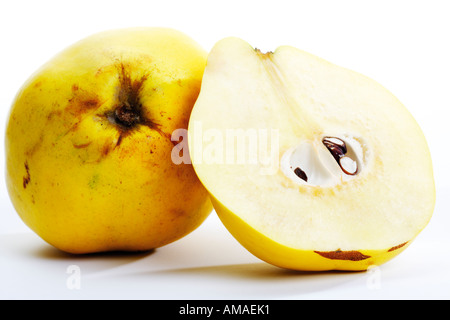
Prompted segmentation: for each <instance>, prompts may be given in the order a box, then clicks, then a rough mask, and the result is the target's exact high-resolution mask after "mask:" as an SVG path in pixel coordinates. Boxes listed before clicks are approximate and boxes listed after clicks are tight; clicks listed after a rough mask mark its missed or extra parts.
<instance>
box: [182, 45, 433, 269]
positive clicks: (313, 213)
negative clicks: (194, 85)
mask: <svg viewBox="0 0 450 320" xmlns="http://www.w3.org/2000/svg"><path fill="white" fill-rule="evenodd" d="M199 127H201V131H200V130H196V128H199ZM230 130H235V132H240V133H239V134H238V136H239V137H240V138H241V141H242V140H244V139H247V138H248V137H250V135H249V134H247V135H246V133H248V132H250V133H252V132H253V133H255V132H256V133H258V132H266V134H267V135H269V136H270V132H271V131H273V130H274V131H275V132H277V133H278V136H276V139H277V140H278V141H277V144H272V147H276V148H278V149H277V150H276V151H277V153H274V154H273V155H272V154H271V153H270V152H267V150H260V149H258V152H260V151H265V153H266V154H269V156H270V157H268V158H267V157H266V158H265V159H262V158H261V159H257V161H253V162H251V161H248V160H249V157H248V154H246V157H247V158H246V159H247V162H245V163H238V162H237V161H234V162H229V161H227V158H226V157H227V154H233V152H234V153H235V152H236V151H237V150H238V146H237V143H236V144H227V142H224V141H222V142H223V143H222V149H221V147H218V148H217V150H218V151H217V150H216V151H217V152H216V153H219V152H220V153H221V154H224V156H223V157H222V160H223V161H220V160H221V159H219V157H217V158H214V157H212V159H209V160H208V159H206V160H207V161H205V158H204V157H205V152H204V151H205V150H207V151H208V152H210V150H212V149H214V148H213V143H214V142H217V141H214V139H207V138H205V137H206V135H205V136H204V137H203V138H202V137H199V136H198V135H199V134H197V133H196V132H202V133H207V134H209V135H210V136H216V137H227V133H229V132H230ZM239 130H240V131H239ZM249 130H250V131H249ZM251 130H253V131H251ZM327 136H331V137H340V138H344V140H345V139H346V138H345V137H348V141H350V140H352V141H357V142H358V144H360V147H361V152H360V154H361V159H360V165H361V167H360V170H359V172H358V174H357V175H355V176H345V175H343V176H345V178H346V179H342V180H339V179H335V180H333V181H337V182H338V183H337V184H333V185H331V186H326V187H325V186H321V185H320V184H319V185H308V183H305V182H304V181H300V179H298V180H299V183H296V182H295V181H292V179H290V178H288V177H287V176H286V174H285V173H284V172H283V170H281V167H280V163H281V162H282V158H283V155H284V154H285V153H286V152H287V151H288V150H290V148H292V147H295V146H296V145H299V144H303V143H306V144H308V145H310V146H311V148H309V149H308V150H316V151H317V153H318V154H319V153H320V154H321V155H325V156H328V157H329V158H330V159H331V160H330V161H331V162H330V163H334V166H335V167H334V169H333V170H334V171H336V170H338V171H340V169H339V167H338V165H337V163H336V162H335V160H334V159H332V156H331V154H330V152H329V151H328V150H327V148H326V146H325V145H324V144H323V143H322V139H323V138H324V137H327ZM209 138H210V137H209ZM257 138H259V139H262V137H261V136H259V137H258V136H257ZM216 140H220V139H216ZM248 140H249V139H248ZM202 141H203V144H202V143H201V142H202ZM260 141H263V140H260ZM266 141H269V145H268V146H267V145H263V147H267V149H270V148H271V145H270V139H269V140H266ZM198 145H202V148H203V150H201V151H199V148H198ZM189 147H190V151H191V157H192V160H193V164H194V168H195V170H196V172H197V174H198V176H199V178H200V180H201V181H202V182H203V184H204V185H205V186H206V188H207V189H208V190H209V192H210V193H211V195H212V196H213V198H214V199H215V200H214V204H215V209H216V211H217V213H218V215H219V217H220V218H221V219H222V221H223V222H224V224H225V226H226V227H227V228H228V230H229V231H230V232H231V234H233V235H234V236H235V237H236V238H237V239H238V240H239V241H240V242H241V243H242V244H243V245H244V246H245V247H246V248H247V249H248V250H249V251H251V252H253V253H254V254H255V255H256V256H258V257H260V258H261V259H263V260H265V261H267V262H270V263H273V264H275V265H279V266H284V267H287V268H291V269H301V270H330V269H340V270H365V269H367V267H368V266H369V265H379V264H381V263H384V262H386V261H387V260H389V259H391V258H392V257H394V256H395V255H397V254H398V253H400V252H401V251H402V250H404V249H405V248H406V247H407V246H408V245H409V244H410V243H411V241H412V240H413V239H415V237H416V236H417V235H418V234H419V232H420V231H421V230H422V229H423V228H424V227H425V226H426V225H427V223H428V221H429V219H430V218H431V215H432V212H433V208H434V202H435V186H434V178H433V170H432V162H431V155H430V152H429V149H428V146H427V143H426V140H425V137H424V135H423V133H422V131H421V129H420V128H419V126H418V125H417V123H416V121H415V120H414V119H413V117H412V116H411V114H410V113H409V112H408V110H407V109H406V108H405V107H404V106H403V105H402V104H401V103H400V102H399V101H398V100H397V99H396V98H395V97H394V96H393V95H392V94H391V93H390V92H389V91H388V90H386V89H385V88H383V87H382V86H381V85H379V84H378V83H376V82H375V81H374V80H372V79H369V78H367V77H365V76H363V75H361V74H358V73H356V72H353V71H350V70H347V69H345V68H342V67H339V66H336V65H334V64H332V63H329V62H327V61H325V60H323V59H320V58H318V57H316V56H313V55H311V54H309V53H306V52H304V51H301V50H298V49H296V48H293V47H289V46H282V47H279V48H278V49H277V50H275V51H274V52H269V53H261V52H260V51H259V50H255V49H254V48H253V47H251V46H250V45H249V44H248V43H246V42H245V41H243V40H241V39H237V38H226V39H223V40H221V41H219V42H218V43H217V44H216V45H215V46H214V47H213V49H212V50H211V52H210V54H209V57H208V63H207V67H206V69H205V74H204V77H203V82H202V88H201V92H200V95H199V98H198V100H197V102H196V104H195V106H194V109H193V112H192V115H191V119H190V123H189ZM305 150H306V149H305ZM202 151H203V152H202ZM246 151H247V152H248V153H250V150H246ZM211 154H212V152H211ZM216 160H217V161H216ZM262 160H271V161H272V163H274V164H277V165H278V166H277V167H276V168H275V171H274V172H272V173H270V172H265V171H264V170H262V169H266V168H265V166H266V164H265V161H262ZM294 169H295V168H292V170H294ZM264 172H265V173H264ZM306 174H309V172H306Z"/></svg>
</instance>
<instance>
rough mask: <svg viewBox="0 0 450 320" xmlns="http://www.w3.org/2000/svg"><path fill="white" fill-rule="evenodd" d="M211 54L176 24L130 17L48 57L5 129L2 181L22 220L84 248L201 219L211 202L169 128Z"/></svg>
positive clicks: (63, 243) (183, 112) (189, 103)
mask: <svg viewBox="0 0 450 320" xmlns="http://www.w3.org/2000/svg"><path fill="white" fill-rule="evenodd" d="M206 55H207V54H206V52H205V51H204V50H203V49H202V48H201V47H200V46H199V45H198V44H197V43H196V42H195V41H193V40H192V39H191V38H189V37H188V36H187V35H185V34H183V33H181V32H179V31H176V30H173V29H167V28H128V29H120V30H111V31H105V32H101V33H98V34H95V35H92V36H90V37H87V38H85V39H83V40H81V41H79V42H77V43H75V44H73V45H72V46H70V47H69V48H67V49H66V50H64V51H62V52H61V53H59V54H58V55H57V56H55V57H54V58H53V59H52V60H51V61H49V62H48V63H46V64H45V65H44V66H42V67H41V68H40V70H38V71H37V72H36V73H35V74H34V75H33V76H32V77H31V78H30V79H29V80H28V81H27V82H26V83H25V84H24V86H23V87H22V89H21V90H20V91H19V93H18V94H17V96H16V98H15V101H14V102H13V105H12V108H11V112H10V115H9V119H8V123H7V129H6V141H5V147H6V181H7V187H8V191H9V194H10V197H11V200H12V203H13V205H14V207H15V209H16V211H17V212H18V214H19V216H20V217H21V218H22V220H23V221H24V222H25V223H26V224H27V225H28V226H29V227H30V228H31V229H32V230H33V231H35V232H36V233H37V234H38V235H39V236H40V237H41V238H42V239H44V240H45V241H47V242H48V243H50V244H51V245H53V246H55V247H57V248H59V249H61V250H63V251H66V252H70V253H78V254H79V253H93V252H103V251H143V250H149V249H153V248H157V247H161V246H163V245H166V244H168V243H171V242H173V241H175V240H177V239H180V238H182V237H183V236H185V235H186V234H188V233H190V232H191V231H193V230H194V229H196V228H197V227H198V226H199V225H200V224H201V223H202V222H203V221H204V219H205V218H206V217H207V216H208V215H209V213H210V212H211V210H212V206H211V203H210V200H209V197H208V193H207V191H206V190H205V188H204V187H203V185H202V184H201V183H200V181H199V180H198V178H197V176H196V174H195V172H194V170H193V167H192V165H191V164H189V163H174V161H172V155H173V154H174V148H176V145H177V143H178V142H179V141H173V139H172V132H173V131H174V130H176V129H186V128H187V126H188V121H189V116H190V113H191V109H192V107H193V105H194V102H195V101H196V98H197V96H198V94H199V90H200V85H201V80H202V75H203V71H204V68H205V65H206ZM175 150H176V149H175ZM175 154H176V153H175Z"/></svg>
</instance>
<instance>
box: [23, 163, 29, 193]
mask: <svg viewBox="0 0 450 320" xmlns="http://www.w3.org/2000/svg"><path fill="white" fill-rule="evenodd" d="M25 171H26V172H27V174H26V176H24V177H23V188H24V189H26V188H27V185H28V184H29V183H30V181H31V176H30V168H29V167H28V162H27V161H25Z"/></svg>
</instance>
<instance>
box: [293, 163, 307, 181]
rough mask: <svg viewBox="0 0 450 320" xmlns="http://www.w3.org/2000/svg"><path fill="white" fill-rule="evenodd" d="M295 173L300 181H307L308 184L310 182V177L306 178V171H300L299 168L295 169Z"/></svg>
mask: <svg viewBox="0 0 450 320" xmlns="http://www.w3.org/2000/svg"><path fill="white" fill-rule="evenodd" d="M294 173H295V174H296V175H297V177H299V178H300V179H303V180H305V181H306V182H308V177H307V176H306V173H305V171H303V170H302V169H300V168H299V167H297V168H295V170H294Z"/></svg>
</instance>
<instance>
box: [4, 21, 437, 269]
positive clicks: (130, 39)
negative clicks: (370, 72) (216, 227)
mask: <svg viewBox="0 0 450 320" xmlns="http://www.w3.org/2000/svg"><path fill="white" fill-rule="evenodd" d="M205 66H206V67H205ZM191 111H192V112H191ZM187 128H189V130H188V131H187V133H186V129H187ZM6 142H7V144H6V151H7V182H8V189H9V192H10V195H11V199H12V201H13V203H14V206H15V208H16V210H17V211H18V213H19V215H20V216H21V217H22V219H23V220H24V221H25V222H26V223H27V224H28V225H29V226H30V228H32V229H33V230H34V231H36V232H37V233H38V234H39V235H40V236H41V237H42V238H43V239H45V240H46V241H48V242H49V243H51V244H53V245H54V246H56V247H58V248H60V249H62V250H65V251H68V252H73V253H86V252H98V251H108V250H131V251H134V250H146V249H150V248H155V247H160V246H162V245H165V244H167V243H169V242H172V241H174V240H176V239H179V238H181V237H183V236H184V235H186V234H187V233H189V232H191V231H192V230H194V229H195V228H196V227H197V226H199V225H200V224H201V222H202V221H203V220H204V219H205V218H206V217H207V215H208V214H209V213H210V212H211V210H212V207H211V202H212V204H213V205H214V209H215V211H216V212H217V214H218V216H219V217H220V219H221V221H222V222H223V223H224V225H225V226H226V227H227V228H228V230H229V231H230V232H231V234H232V235H233V236H235V238H236V239H237V240H238V241H239V242H240V243H241V244H242V245H243V246H244V247H246V248H247V249H248V250H249V251H250V252H252V253H253V254H255V255H256V256H257V257H259V258H261V259H263V260H265V261H267V262H269V263H271V264H274V265H277V266H280V267H284V268H290V269H299V270H332V269H341V270H365V269H367V268H368V267H369V266H370V265H379V264H382V263H384V262H386V261H387V260H389V259H391V258H393V257H394V256H395V255H397V254H398V253H400V252H401V251H402V250H404V249H405V248H406V247H407V246H408V245H409V244H410V243H411V241H412V240H413V239H414V238H415V237H416V236H417V235H418V234H419V232H420V231H421V230H422V229H423V228H424V227H425V226H426V224H427V223H428V221H429V219H430V217H431V214H432V212H433V207H434V200H435V189H434V180H433V172H432V166H431V157H430V153H429V150H428V147H427V143H426V140H425V138H424V136H423V134H422V132H421V130H420V128H419V126H418V125H417V123H416V122H415V120H414V119H413V118H412V116H411V115H410V114H409V112H408V111H407V110H406V109H405V107H404V106H403V105H402V104H401V103H400V102H399V101H398V100H397V99H396V98H395V97H394V96H393V95H392V94H391V93H389V92H388V91H387V90H386V89H384V88H383V87H381V86H380V85H379V84H377V83H376V82H374V81H373V80H371V79H368V78H367V77H364V76H362V75H360V74H357V73H355V72H353V71H350V70H346V69H344V68H341V67H338V66H335V65H333V64H331V63H329V62H326V61H324V60H322V59H320V58H318V57H315V56H313V55H311V54H308V53H306V52H303V51H300V50H298V49H295V48H292V47H288V46H283V47H280V48H278V49H277V50H276V51H274V52H268V53H262V52H261V51H259V50H257V49H254V48H253V47H251V46H250V45H249V44H247V43H246V42H244V41H243V40H240V39H237V38H226V39H223V40H221V41H219V42H218V43H217V44H216V45H215V46H214V47H213V49H212V50H211V52H210V53H209V54H208V55H206V53H205V52H204V51H203V50H202V49H201V48H200V47H199V46H198V45H197V44H196V43H195V42H193V41H192V40H191V39H189V38H187V37H186V36H185V35H183V34H180V33H178V32H176V31H173V30H168V29H155V28H140V29H127V30H115V31H111V32H106V33H101V34H98V35H95V36H92V37H90V38H87V39H85V40H83V41H81V42H79V43H78V44H75V45H74V46H72V47H71V48H69V49H67V50H66V51H65V52H63V53H61V54H60V55H59V56H57V57H56V58H54V59H53V60H52V61H51V62H50V63H48V64H47V65H45V66H44V67H43V68H42V69H41V70H40V71H39V72H38V73H37V74H35V75H34V76H33V77H32V78H31V79H30V80H29V81H28V82H27V83H26V85H25V86H24V87H23V89H22V90H21V91H20V92H19V94H18V96H17V99H16V101H15V103H14V106H13V108H12V112H11V115H10V120H9V124H8V128H7V136H6ZM188 155H190V157H189V156H188ZM191 161H192V164H191ZM194 170H195V171H194Z"/></svg>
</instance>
